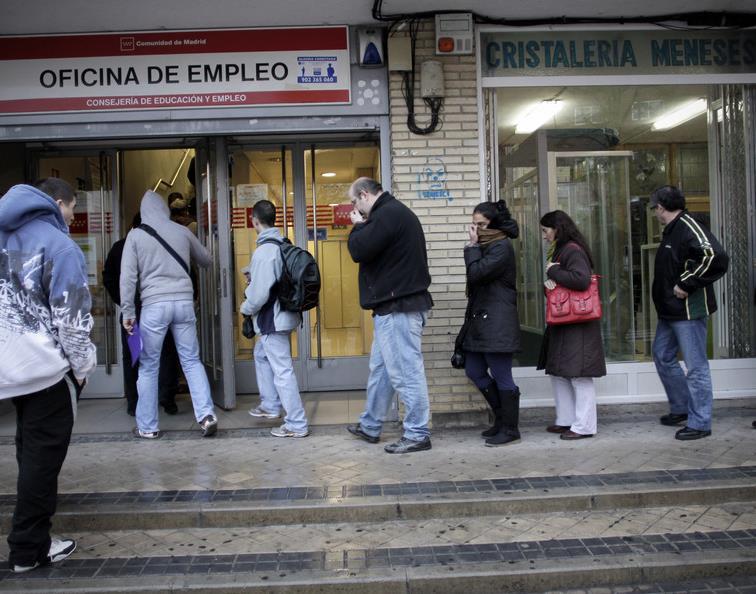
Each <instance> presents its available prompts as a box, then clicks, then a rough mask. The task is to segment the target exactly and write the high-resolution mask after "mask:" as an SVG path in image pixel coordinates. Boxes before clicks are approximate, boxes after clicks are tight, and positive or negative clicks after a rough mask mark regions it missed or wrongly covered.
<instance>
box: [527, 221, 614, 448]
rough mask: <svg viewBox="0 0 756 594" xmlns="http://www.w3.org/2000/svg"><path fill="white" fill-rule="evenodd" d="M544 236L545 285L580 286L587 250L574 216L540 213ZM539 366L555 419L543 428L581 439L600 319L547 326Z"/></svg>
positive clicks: (597, 366)
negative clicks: (551, 391) (547, 380)
mask: <svg viewBox="0 0 756 594" xmlns="http://www.w3.org/2000/svg"><path fill="white" fill-rule="evenodd" d="M541 232H542V234H543V238H544V240H545V241H547V242H548V243H549V244H550V247H549V251H548V256H547V259H546V276H547V277H548V279H547V280H546V282H545V283H544V284H545V285H546V287H547V288H553V286H555V285H556V284H558V285H562V286H563V287H566V288H568V289H575V290H577V291H584V290H585V289H587V288H588V286H589V285H590V283H591V274H592V269H593V259H592V258H591V250H590V248H589V247H588V244H587V243H586V241H585V238H584V237H583V234H582V233H580V231H578V228H577V227H576V226H575V223H574V221H573V220H572V219H571V218H570V217H569V215H567V213H565V212H563V211H561V210H554V211H552V212H548V213H546V214H545V215H543V217H542V218H541ZM538 369H545V370H546V373H547V374H548V375H550V376H551V384H552V386H553V388H554V400H555V402H556V422H555V423H554V424H553V425H549V426H548V427H547V428H546V431H549V432H550V433H560V434H561V435H560V437H561V439H583V438H586V437H593V436H594V434H595V433H596V389H595V387H594V385H593V378H594V377H602V376H604V375H606V362H605V360H604V345H603V342H602V340H601V321H600V320H593V321H590V322H582V323H579V324H564V325H557V326H547V328H546V333H545V334H544V339H543V345H542V347H541V357H540V360H539V363H538Z"/></svg>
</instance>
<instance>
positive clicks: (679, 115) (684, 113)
mask: <svg viewBox="0 0 756 594" xmlns="http://www.w3.org/2000/svg"><path fill="white" fill-rule="evenodd" d="M703 113H706V99H704V98H700V99H696V100H695V101H690V102H689V103H685V104H683V105H681V106H680V107H678V108H677V109H673V110H672V111H669V112H667V113H665V114H664V115H663V116H661V117H659V118H658V119H657V120H656V121H655V122H654V123H653V124H652V125H651V128H652V129H654V130H669V129H670V128H674V127H675V126H679V125H680V124H684V123H685V122H687V121H688V120H692V119H693V118H695V117H698V116H700V115H701V114H703Z"/></svg>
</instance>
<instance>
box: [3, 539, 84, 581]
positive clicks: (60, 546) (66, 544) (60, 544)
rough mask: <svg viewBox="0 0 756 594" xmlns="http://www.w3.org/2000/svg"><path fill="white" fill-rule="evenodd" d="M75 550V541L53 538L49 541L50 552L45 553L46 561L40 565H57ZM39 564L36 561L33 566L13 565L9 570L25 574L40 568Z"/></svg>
mask: <svg viewBox="0 0 756 594" xmlns="http://www.w3.org/2000/svg"><path fill="white" fill-rule="evenodd" d="M75 550H76V541H75V540H74V539H72V538H66V539H61V540H59V539H57V538H54V539H52V540H51V541H50V550H49V551H48V552H47V559H46V560H45V562H44V563H43V564H42V565H49V564H51V563H58V562H59V561H63V559H67V558H68V557H70V556H71V553H73V552H74V551H75ZM40 565H41V564H40V562H39V561H36V562H35V563H34V564H33V565H13V566H12V567H11V570H12V571H13V573H26V572H27V571H31V570H32V569H36V568H37V567H40Z"/></svg>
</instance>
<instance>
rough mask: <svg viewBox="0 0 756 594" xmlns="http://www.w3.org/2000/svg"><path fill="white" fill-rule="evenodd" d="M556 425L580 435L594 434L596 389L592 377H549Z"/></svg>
mask: <svg viewBox="0 0 756 594" xmlns="http://www.w3.org/2000/svg"><path fill="white" fill-rule="evenodd" d="M551 385H552V386H553V387H554V401H555V403H556V424H557V425H561V426H562V427H569V428H570V429H571V430H572V431H573V432H575V433H580V434H581V435H594V434H595V433H596V388H594V386H593V378H592V377H572V378H568V377H557V376H555V375H552V376H551Z"/></svg>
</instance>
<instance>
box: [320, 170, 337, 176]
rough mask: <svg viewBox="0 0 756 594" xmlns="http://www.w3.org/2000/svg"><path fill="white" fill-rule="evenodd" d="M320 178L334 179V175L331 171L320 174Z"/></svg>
mask: <svg viewBox="0 0 756 594" xmlns="http://www.w3.org/2000/svg"><path fill="white" fill-rule="evenodd" d="M320 177H336V174H335V173H334V172H333V171H326V172H325V173H321V174H320Z"/></svg>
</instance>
